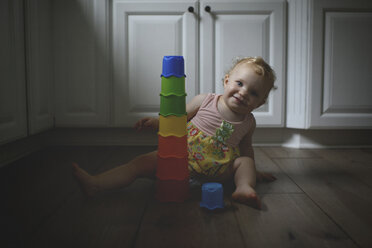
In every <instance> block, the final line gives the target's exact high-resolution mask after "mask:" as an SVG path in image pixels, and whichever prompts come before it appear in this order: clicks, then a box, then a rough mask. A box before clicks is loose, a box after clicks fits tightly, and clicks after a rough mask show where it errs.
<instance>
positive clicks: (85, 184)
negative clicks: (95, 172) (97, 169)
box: [72, 162, 99, 196]
mask: <svg viewBox="0 0 372 248" xmlns="http://www.w3.org/2000/svg"><path fill="white" fill-rule="evenodd" d="M72 168H73V169H74V175H75V177H76V179H77V180H78V182H79V184H80V186H81V188H82V190H83V191H84V193H85V194H86V195H88V196H93V195H95V194H96V193H97V192H98V190H99V188H98V186H97V184H96V182H95V180H94V177H93V176H91V175H90V174H88V172H86V171H85V170H83V169H82V168H80V167H79V165H78V164H77V163H74V162H73V163H72Z"/></svg>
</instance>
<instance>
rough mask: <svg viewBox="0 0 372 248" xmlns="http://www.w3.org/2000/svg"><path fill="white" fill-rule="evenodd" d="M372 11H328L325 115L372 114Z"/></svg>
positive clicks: (325, 55)
mask: <svg viewBox="0 0 372 248" xmlns="http://www.w3.org/2000/svg"><path fill="white" fill-rule="evenodd" d="M371 29H372V12H370V13H363V12H362V13H348V12H326V15H325V32H324V33H325V39H324V44H325V49H324V52H325V54H324V58H325V60H324V79H323V80H324V84H323V92H324V93H323V108H322V110H323V113H322V115H324V117H325V116H326V115H327V114H328V113H344V114H346V117H347V115H348V114H355V113H369V114H371V113H372V95H371V93H372V73H371V72H370V70H371V68H372V58H371V55H372V48H371V44H372V32H371Z"/></svg>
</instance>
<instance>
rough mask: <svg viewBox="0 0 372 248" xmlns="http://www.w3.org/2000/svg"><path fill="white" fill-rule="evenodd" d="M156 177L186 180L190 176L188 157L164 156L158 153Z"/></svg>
mask: <svg viewBox="0 0 372 248" xmlns="http://www.w3.org/2000/svg"><path fill="white" fill-rule="evenodd" d="M156 177H157V178H159V179H160V180H184V179H186V178H189V170H188V158H187V157H184V158H175V157H167V158H163V157H160V156H159V155H158V164H157V167H156Z"/></svg>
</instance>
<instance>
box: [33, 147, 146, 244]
mask: <svg viewBox="0 0 372 248" xmlns="http://www.w3.org/2000/svg"><path fill="white" fill-rule="evenodd" d="M109 150H110V154H109V156H108V157H106V159H105V160H104V161H101V162H100V165H99V166H98V167H97V168H96V170H92V169H91V171H90V173H93V174H97V173H99V172H102V171H106V170H107V169H109V168H112V167H115V166H117V165H120V164H121V163H125V162H127V161H129V160H130V159H132V158H133V157H134V156H135V155H137V154H142V153H144V152H146V151H148V150H152V148H139V147H111V148H110V149H109ZM81 166H82V167H84V163H82V164H81ZM85 167H87V168H89V167H90V165H89V163H88V164H86V165H85ZM75 191H76V194H75V195H74V196H73V197H72V198H71V199H69V201H68V202H67V203H66V204H65V205H64V206H63V207H62V208H61V209H59V210H58V211H57V213H56V214H55V215H54V216H53V218H51V219H50V220H49V221H48V222H46V223H45V225H44V226H43V227H42V228H41V229H40V230H38V232H37V233H36V234H35V236H34V239H33V240H32V243H33V245H34V246H35V247H50V244H53V245H52V246H53V247H130V246H131V245H132V243H133V241H134V238H135V234H136V232H137V229H138V226H139V224H140V220H141V217H142V215H143V211H144V209H145V207H146V205H147V202H148V200H149V198H150V197H151V196H152V195H153V181H152V180H148V179H138V180H137V181H136V182H134V183H133V184H132V185H130V186H128V187H126V188H124V189H119V190H113V191H111V192H104V193H102V194H100V195H98V196H96V197H93V198H88V199H87V198H85V197H84V195H83V194H82V192H81V191H80V190H79V189H77V188H76V189H75Z"/></svg>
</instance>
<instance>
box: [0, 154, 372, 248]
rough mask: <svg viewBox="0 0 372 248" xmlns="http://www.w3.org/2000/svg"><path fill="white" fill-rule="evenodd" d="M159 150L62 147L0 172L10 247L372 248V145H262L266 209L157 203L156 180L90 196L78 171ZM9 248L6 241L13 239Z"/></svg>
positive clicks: (259, 164)
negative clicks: (270, 177) (267, 177)
mask: <svg viewBox="0 0 372 248" xmlns="http://www.w3.org/2000/svg"><path fill="white" fill-rule="evenodd" d="M153 149H154V148H153V147H139V148H138V147H137V148H135V147H54V148H48V149H46V150H44V151H40V152H37V153H34V154H32V155H30V156H28V157H25V158H23V159H21V160H19V161H16V162H15V163H13V164H10V165H8V166H6V167H3V168H1V169H0V172H1V173H0V184H1V185H0V191H1V204H0V208H1V221H0V222H1V228H2V231H1V236H2V237H1V243H0V246H1V247H80V248H82V247H107V248H109V247H110V248H111V247H213V248H215V247H337V248H339V247H365V248H367V247H372V180H371V179H372V149H353V150H346V149H345V150H330V149H329V150H296V149H286V148H280V147H270V148H269V147H268V148H256V149H255V154H256V163H257V167H258V168H259V169H260V170H263V171H266V172H271V173H273V174H274V175H275V176H276V177H277V178H278V180H277V181H275V182H273V183H261V184H258V185H257V191H258V192H259V195H260V197H261V199H262V202H263V210H261V211H259V210H256V209H253V208H251V207H248V206H245V205H241V204H238V203H235V202H232V201H231V199H230V194H231V191H232V188H231V185H225V186H226V188H225V191H226V197H225V204H226V207H225V209H224V210H223V211H218V212H210V211H206V210H204V209H202V208H200V207H199V201H200V188H193V190H192V192H193V196H192V198H191V199H190V200H188V201H187V202H184V203H180V204H178V203H159V202H157V201H156V200H154V198H153V195H154V182H153V181H152V180H149V179H139V180H137V181H136V182H135V183H134V184H132V185H131V186H129V187H128V188H125V189H121V190H117V191H113V192H107V193H106V194H103V195H100V196H97V197H95V198H91V199H87V198H85V197H84V195H83V194H82V192H81V191H80V189H79V186H78V184H77V182H76V181H75V180H74V178H73V176H72V174H71V172H72V171H71V167H70V164H71V162H72V161H76V162H78V163H79V164H80V165H81V166H82V167H83V168H85V169H86V170H88V171H89V172H90V173H99V172H102V171H105V170H107V169H109V168H112V167H114V166H116V165H119V164H121V163H124V162H126V161H128V160H129V159H131V158H133V157H134V156H136V155H138V154H141V153H143V152H147V151H151V150H153ZM4 244H5V245H4Z"/></svg>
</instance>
